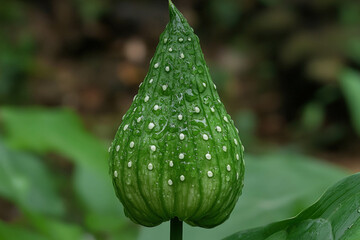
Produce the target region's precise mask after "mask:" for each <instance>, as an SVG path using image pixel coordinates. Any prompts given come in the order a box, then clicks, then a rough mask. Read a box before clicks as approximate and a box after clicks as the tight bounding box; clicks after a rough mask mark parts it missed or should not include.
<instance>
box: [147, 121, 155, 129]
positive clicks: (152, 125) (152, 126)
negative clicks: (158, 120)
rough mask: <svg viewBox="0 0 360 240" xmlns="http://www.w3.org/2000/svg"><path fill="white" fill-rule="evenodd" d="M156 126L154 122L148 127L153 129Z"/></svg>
mask: <svg viewBox="0 0 360 240" xmlns="http://www.w3.org/2000/svg"><path fill="white" fill-rule="evenodd" d="M154 127H155V124H154V123H152V122H151V123H149V126H148V128H149V129H150V130H151V129H153V128H154Z"/></svg>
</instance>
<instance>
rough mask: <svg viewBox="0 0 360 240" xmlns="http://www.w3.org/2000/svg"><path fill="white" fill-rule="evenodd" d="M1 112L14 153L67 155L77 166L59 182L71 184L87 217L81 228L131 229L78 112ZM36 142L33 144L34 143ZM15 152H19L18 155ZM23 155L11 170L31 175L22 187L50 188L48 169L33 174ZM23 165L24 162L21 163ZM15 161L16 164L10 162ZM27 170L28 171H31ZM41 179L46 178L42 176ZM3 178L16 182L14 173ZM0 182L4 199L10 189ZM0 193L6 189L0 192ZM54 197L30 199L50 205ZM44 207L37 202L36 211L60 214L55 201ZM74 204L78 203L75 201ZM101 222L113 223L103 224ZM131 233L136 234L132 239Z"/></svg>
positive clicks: (100, 147) (101, 152) (103, 155)
mask: <svg viewBox="0 0 360 240" xmlns="http://www.w3.org/2000/svg"><path fill="white" fill-rule="evenodd" d="M0 114H1V118H2V122H3V128H4V130H5V132H6V136H7V137H6V143H7V144H8V145H10V146H12V147H13V148H16V149H26V150H27V151H31V152H36V153H38V154H42V155H44V154H46V153H49V152H52V153H56V154H59V155H61V156H63V157H66V158H67V159H68V160H69V161H71V162H72V163H73V164H74V165H75V166H76V168H75V171H74V176H73V178H71V179H70V180H71V181H69V179H63V180H62V181H65V182H67V183H66V184H70V186H71V185H73V186H74V189H73V190H74V191H75V194H76V195H77V196H78V199H79V201H80V206H81V208H80V209H79V211H80V212H81V211H83V218H84V219H85V220H84V223H83V224H85V225H86V226H87V227H88V228H90V229H91V230H93V231H94V232H111V231H118V229H119V228H120V229H121V228H122V227H126V226H127V225H129V223H128V222H126V221H125V220H124V219H125V218H124V215H123V211H122V206H121V204H119V202H118V200H117V199H116V197H115V194H114V192H113V189H112V185H111V181H110V178H109V177H108V174H107V173H108V169H107V152H106V147H105V145H104V144H103V143H102V142H100V141H99V140H98V139H96V138H95V137H94V136H92V135H91V134H89V133H88V132H87V131H86V130H85V129H84V127H83V125H82V124H81V121H80V119H79V118H78V117H77V116H76V114H74V113H73V112H72V111H70V110H67V109H57V110H48V109H43V108H27V109H23V108H7V107H3V108H2V109H1V110H0ZM34 139H35V140H36V141H34ZM0 150H1V149H0ZM4 151H5V150H4ZM9 151H10V150H9ZM12 151H13V150H12ZM13 152H16V153H17V154H20V153H18V151H13ZM22 156H23V157H19V158H18V161H20V162H21V164H20V163H19V164H17V165H16V166H15V167H18V168H15V170H16V171H21V170H22V169H23V168H24V169H25V170H27V171H28V172H26V173H28V174H32V175H30V176H27V178H26V179H22V182H20V183H23V184H27V185H29V184H33V185H34V186H37V187H38V188H37V189H35V190H36V191H41V190H42V188H41V186H43V185H45V186H48V185H49V184H51V183H52V179H51V177H49V175H50V171H49V170H47V171H45V170H43V171H40V170H42V169H41V168H40V167H39V166H37V165H36V166H37V168H40V170H37V171H33V170H32V169H35V170H36V168H35V167H32V168H30V167H31V161H30V160H31V159H30V160H28V159H27V158H29V157H26V155H25V154H23V155H22ZM24 156H25V157H24ZM4 159H6V158H2V159H1V160H3V161H5V160H4ZM24 161H26V162H25V163H24ZM5 163H7V162H5ZM15 163H16V162H14V163H13V164H15ZM40 163H41V162H40ZM40 163H38V164H40ZM41 164H42V165H40V166H42V167H43V163H41ZM4 169H6V168H4ZM15 170H14V171H15ZM25 170H24V171H25ZM30 170H31V172H30V173H29V171H30ZM39 172H40V173H41V174H40V173H39ZM43 175H45V177H48V178H49V179H47V178H45V177H42V176H43ZM2 176H4V179H5V180H6V181H4V183H6V182H7V181H11V182H14V181H17V178H16V174H11V173H9V174H7V175H1V176H0V177H2ZM54 178H55V176H54ZM34 181H35V182H34ZM32 182H34V183H32ZM2 183H3V182H2ZM2 183H0V193H2V192H4V193H3V195H4V196H6V193H8V192H11V191H10V190H11V189H10V190H8V189H9V187H8V188H1V184H2ZM8 185H9V184H8ZM20 187H21V185H20ZM1 189H4V190H3V191H1ZM45 190H48V188H45ZM45 190H44V191H45ZM50 190H53V188H50ZM53 195H54V193H53V192H52V191H49V192H48V193H44V194H43V195H40V196H38V195H34V196H38V197H39V199H41V200H42V201H45V200H46V201H51V200H52V199H53V198H54V197H53ZM34 196H33V197H34ZM55 196H56V195H55ZM20 199H22V200H26V198H23V197H20ZM43 203H44V202H39V203H38V205H39V206H38V208H48V209H50V210H51V211H53V212H54V211H59V209H58V208H59V207H57V205H59V203H57V204H55V203H51V202H50V203H47V202H45V203H46V204H43ZM60 203H61V202H60ZM28 204H32V205H34V204H35V203H34V202H30V203H28ZM72 204H75V205H76V204H78V203H72ZM32 205H31V206H30V207H29V208H26V209H27V210H28V211H35V212H39V211H40V210H41V209H40V210H39V211H36V210H37V208H35V207H33V206H32ZM50 210H48V211H50ZM44 211H45V210H42V211H40V212H44ZM68 214H69V213H68ZM93 219H101V221H99V220H98V221H93ZM32 221H33V220H32ZM42 223H47V224H50V223H48V222H47V221H40V222H39V223H38V225H37V226H41V225H43V224H42ZM105 223H111V224H109V225H106V226H105ZM98 225H99V226H98ZM56 226H57V224H56V223H54V224H50V225H48V227H56ZM59 227H61V226H59ZM44 228H47V226H44ZM70 232H72V234H75V233H74V232H76V231H70ZM128 232H130V233H132V232H134V229H133V228H131V229H128V230H126V231H124V233H126V234H128ZM130 235H131V234H130ZM133 235H134V234H132V235H131V236H133ZM73 239H74V238H73Z"/></svg>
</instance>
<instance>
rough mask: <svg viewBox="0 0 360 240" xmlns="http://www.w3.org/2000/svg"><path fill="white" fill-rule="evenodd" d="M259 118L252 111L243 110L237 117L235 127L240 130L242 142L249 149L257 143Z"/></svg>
mask: <svg viewBox="0 0 360 240" xmlns="http://www.w3.org/2000/svg"><path fill="white" fill-rule="evenodd" d="M257 124H258V121H257V117H256V115H255V113H254V112H253V111H251V110H242V111H239V112H237V114H236V116H235V126H236V127H237V128H238V129H239V132H240V135H241V141H242V143H243V145H244V146H245V147H246V148H247V149H248V148H249V147H250V148H251V147H252V146H254V144H255V143H256V128H257Z"/></svg>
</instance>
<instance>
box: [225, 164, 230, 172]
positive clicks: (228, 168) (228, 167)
mask: <svg viewBox="0 0 360 240" xmlns="http://www.w3.org/2000/svg"><path fill="white" fill-rule="evenodd" d="M226 170H228V172H230V171H231V166H230V165H229V164H228V165H227V166H226Z"/></svg>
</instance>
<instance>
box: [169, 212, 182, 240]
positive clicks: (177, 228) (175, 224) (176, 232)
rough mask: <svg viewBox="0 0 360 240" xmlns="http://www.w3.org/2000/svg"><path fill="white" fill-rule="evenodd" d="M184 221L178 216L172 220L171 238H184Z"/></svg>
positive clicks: (177, 239) (179, 239) (175, 239)
mask: <svg viewBox="0 0 360 240" xmlns="http://www.w3.org/2000/svg"><path fill="white" fill-rule="evenodd" d="M182 236H183V222H182V221H180V220H179V219H178V218H177V217H175V218H173V219H171V220H170V240H182V239H183V237H182Z"/></svg>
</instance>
